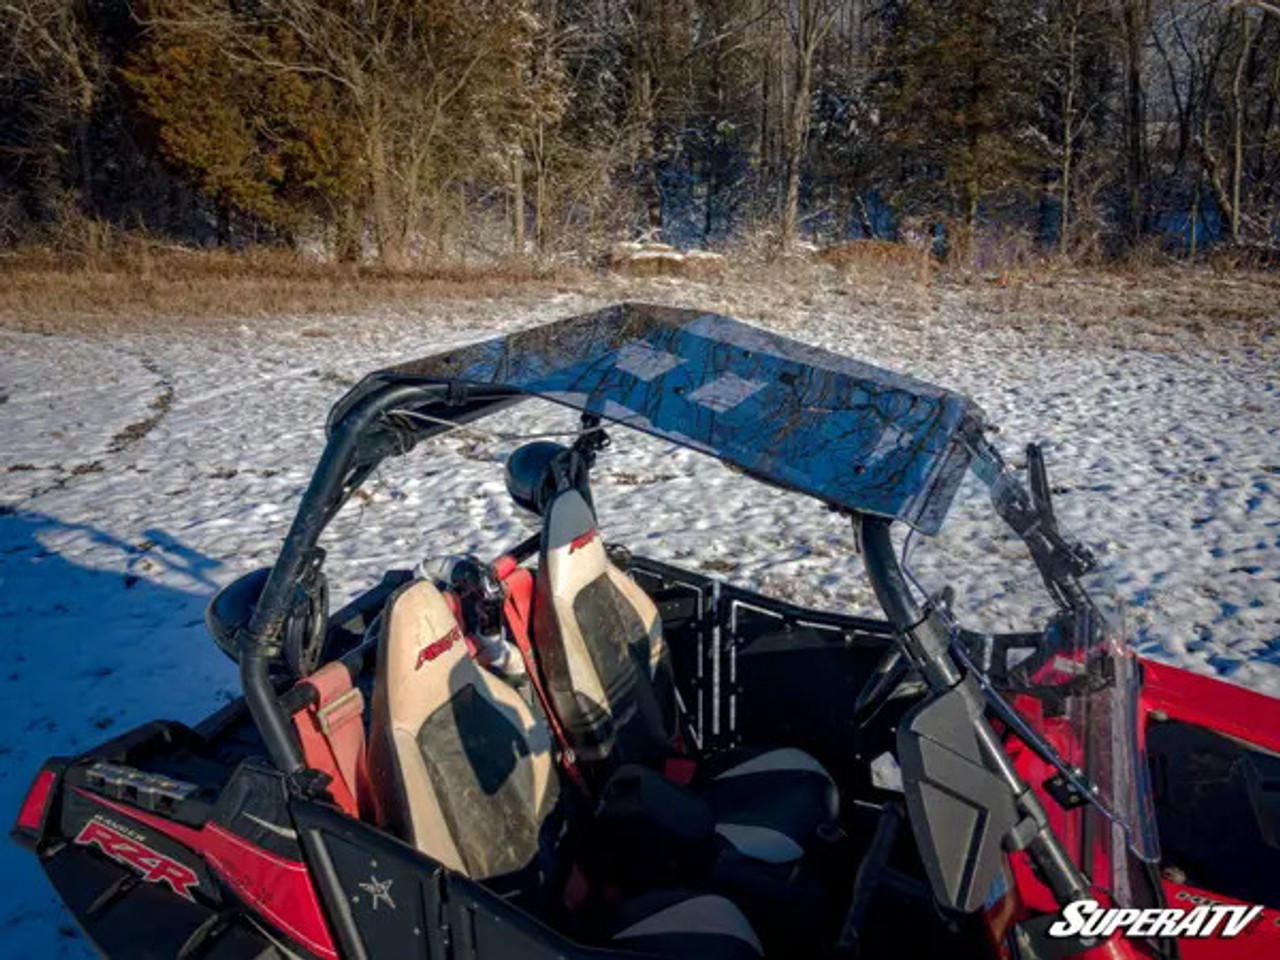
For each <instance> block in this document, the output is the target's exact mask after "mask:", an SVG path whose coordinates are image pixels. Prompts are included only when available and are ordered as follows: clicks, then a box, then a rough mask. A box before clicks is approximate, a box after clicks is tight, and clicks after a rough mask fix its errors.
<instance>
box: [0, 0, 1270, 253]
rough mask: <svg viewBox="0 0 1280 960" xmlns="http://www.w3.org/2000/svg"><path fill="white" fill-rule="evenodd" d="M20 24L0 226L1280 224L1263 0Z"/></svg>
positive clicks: (572, 228)
mask: <svg viewBox="0 0 1280 960" xmlns="http://www.w3.org/2000/svg"><path fill="white" fill-rule="evenodd" d="M0 45H3V53H0V247H10V248H21V247H23V246H25V245H46V246H52V247H54V248H57V247H58V246H59V245H75V244H84V243H88V242H93V241H94V238H98V239H99V241H100V239H101V238H102V237H103V236H118V235H121V234H128V233H131V232H135V231H136V232H141V233H145V234H147V235H152V236H161V237H164V238H167V239H168V240H170V241H171V242H174V243H179V244H188V245H194V246H200V247H213V246H220V247H228V248H231V249H243V248H245V247H247V246H251V245H253V246H257V245H265V246H280V247H284V248H292V249H295V250H300V251H306V252H307V253H308V254H309V255H312V256H315V257H317V258H319V259H322V260H324V261H360V262H366V263H373V264H377V265H379V266H382V267H385V268H387V269H391V270H397V269H404V268H406V267H409V266H412V265H414V264H420V263H424V262H437V261H446V260H451V259H457V258H459V257H469V258H473V259H475V258H486V257H492V258H500V257H508V256H511V255H513V254H514V255H517V256H521V257H524V256H529V257H546V258H567V259H575V258H576V259H588V258H591V257H593V256H597V255H598V253H599V251H601V250H604V249H607V248H608V246H609V245H610V244H611V243H614V242H616V241H619V240H628V239H637V238H645V239H651V240H662V241H665V242H667V243H670V244H673V245H676V246H678V247H681V248H695V247H696V248H706V249H713V250H716V249H719V250H726V249H732V248H734V247H735V245H754V246H755V247H756V248H757V249H762V250H765V251H768V252H771V253H786V252H788V251H792V250H795V249H796V248H797V247H799V246H804V245H816V246H818V247H826V246H831V245H834V244H840V243H842V242H845V241H848V240H854V239H860V238H874V239H881V240H904V239H909V240H914V242H915V243H917V244H918V245H919V244H925V245H927V244H930V243H932V245H933V248H934V250H935V252H937V253H938V254H939V255H955V254H957V252H962V251H964V250H966V249H970V248H972V245H974V244H979V245H981V244H987V245H1002V246H1004V247H1007V248H1010V249H1013V248H1016V249H1020V250H1025V251H1028V252H1030V253H1033V254H1034V255H1037V256H1054V257H1062V258H1064V259H1068V260H1072V261H1080V262H1092V261H1102V260H1107V259H1111V258H1123V257H1125V256H1127V255H1129V254H1131V253H1132V252H1133V251H1135V250H1140V249H1147V248H1158V249H1159V250H1161V251H1164V252H1165V253H1166V254H1168V255H1170V256H1178V257H1181V256H1187V257H1193V256H1195V255H1197V253H1199V252H1202V251H1204V250H1206V249H1209V248H1213V247H1216V246H1221V245H1227V244H1230V245H1234V246H1235V247H1238V248H1241V249H1249V250H1258V251H1266V250H1274V247H1275V245H1276V243H1277V240H1278V239H1280V7H1277V6H1276V5H1275V4H1271V3H1263V2H1253V0H1001V2H999V3H994V2H986V0H0ZM807 248H809V249H811V248H812V247H811V246H809V247H807Z"/></svg>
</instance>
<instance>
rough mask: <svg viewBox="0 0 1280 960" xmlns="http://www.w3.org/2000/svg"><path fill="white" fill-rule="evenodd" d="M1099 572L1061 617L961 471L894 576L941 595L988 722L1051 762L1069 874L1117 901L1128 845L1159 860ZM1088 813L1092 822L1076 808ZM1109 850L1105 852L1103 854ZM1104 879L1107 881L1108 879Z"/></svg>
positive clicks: (1133, 710)
mask: <svg viewBox="0 0 1280 960" xmlns="http://www.w3.org/2000/svg"><path fill="white" fill-rule="evenodd" d="M1101 561H1102V562H1101V564H1100V567H1101V569H1102V571H1103V572H1102V573H1100V574H1096V573H1095V574H1090V575H1089V577H1088V578H1087V579H1088V581H1089V582H1086V583H1085V584H1084V586H1085V588H1086V591H1087V592H1088V595H1089V598H1090V600H1091V607H1090V608H1089V609H1087V610H1084V611H1076V612H1070V613H1067V612H1063V611H1062V610H1060V609H1059V608H1058V607H1057V605H1056V604H1055V602H1054V601H1053V599H1052V597H1051V596H1050V594H1049V592H1048V590H1047V589H1046V587H1045V585H1044V581H1043V579H1042V577H1041V575H1040V571H1039V570H1038V569H1037V568H1036V565H1035V563H1034V562H1033V561H1032V559H1031V555H1030V553H1029V552H1028V550H1027V548H1026V546H1025V545H1024V544H1023V542H1022V540H1021V539H1020V538H1019V537H1018V535H1017V534H1015V533H1014V532H1013V531H1012V530H1011V529H1009V527H1008V526H1007V525H1006V524H1005V523H1004V522H1003V521H1002V520H1001V518H1000V517H999V516H997V514H996V513H995V510H994V508H993V507H992V505H991V501H990V498H989V497H988V495H987V491H986V487H985V486H983V485H982V484H981V483H980V482H979V481H978V480H977V479H976V477H974V476H973V475H972V474H970V476H969V477H968V478H966V481H965V482H964V484H963V485H962V486H961V489H960V493H959V495H958V496H957V498H956V503H955V506H954V507H953V509H952V511H951V514H950V516H949V517H948V520H947V523H946V524H945V525H944V527H943V530H942V532H941V533H940V534H939V535H938V536H937V537H923V536H920V535H918V534H913V535H910V536H908V537H907V538H906V541H905V543H904V550H903V568H904V569H905V570H906V572H907V575H908V578H909V579H910V580H911V581H912V582H913V584H914V585H915V586H916V588H917V589H918V590H919V591H920V593H921V594H922V596H923V597H941V596H942V593H943V591H944V590H947V589H949V590H950V591H953V592H952V593H951V594H950V595H949V597H948V600H949V606H950V610H951V614H950V618H951V620H952V634H953V639H954V650H955V653H956V655H957V658H958V659H961V660H962V661H965V662H967V664H968V665H969V666H971V668H972V670H973V672H974V673H975V674H976V675H977V676H978V677H979V679H980V680H981V682H982V683H983V685H984V687H985V688H986V691H987V693H988V696H989V697H990V698H991V700H992V701H993V704H994V705H995V709H996V713H997V714H999V715H1002V716H1003V717H1004V719H1005V721H1006V722H1007V723H1008V724H1009V725H1011V726H1014V727H1016V728H1017V731H1018V733H1019V734H1020V735H1021V737H1022V738H1023V739H1024V740H1026V741H1032V742H1034V743H1035V744H1036V746H1037V748H1038V752H1041V753H1045V754H1047V755H1049V756H1050V757H1052V758H1054V760H1055V764H1054V765H1055V766H1056V767H1057V772H1056V776H1054V777H1053V778H1052V779H1054V780H1055V781H1057V782H1056V783H1055V786H1054V789H1055V791H1057V792H1059V793H1060V795H1061V797H1062V798H1063V800H1064V802H1065V803H1066V804H1067V805H1068V807H1069V808H1071V807H1079V808H1081V809H1080V815H1079V816H1074V815H1072V816H1068V817H1065V818H1064V822H1065V823H1067V824H1069V825H1070V831H1069V832H1070V833H1071V834H1073V836H1072V837H1070V838H1067V837H1064V838H1063V839H1064V843H1065V845H1066V846H1067V848H1068V851H1069V852H1071V853H1072V854H1073V856H1074V857H1075V858H1077V866H1079V867H1081V869H1082V870H1083V871H1084V872H1085V873H1086V874H1087V875H1090V876H1093V877H1094V878H1095V881H1096V882H1099V883H1102V884H1104V885H1105V886H1107V887H1109V888H1110V889H1112V891H1113V892H1114V893H1116V894H1121V892H1122V891H1121V889H1117V888H1123V887H1125V886H1126V884H1125V883H1124V882H1123V880H1124V878H1123V877H1122V876H1116V875H1114V871H1120V872H1121V873H1123V868H1124V864H1125V862H1126V861H1127V859H1128V858H1127V857H1126V856H1123V855H1122V854H1123V851H1124V849H1125V847H1126V846H1127V847H1128V848H1129V850H1130V851H1132V853H1133V855H1134V856H1136V857H1138V858H1140V859H1142V860H1145V861H1149V862H1155V861H1157V860H1158V859H1159V849H1158V840H1157V834H1156V830H1155V817H1154V812H1153V809H1152V805H1151V793H1150V788H1149V784H1148V778H1147V772H1146V763H1145V758H1144V756H1143V754H1142V750H1141V745H1140V740H1139V736H1138V728H1137V724H1138V716H1139V713H1138V694H1139V687H1140V677H1139V673H1138V671H1139V666H1138V663H1137V660H1136V659H1135V657H1134V655H1133V652H1132V650H1131V648H1130V647H1129V645H1128V643H1127V642H1126V637H1125V633H1124V620H1123V607H1122V605H1121V603H1120V600H1119V596H1118V594H1117V592H1116V591H1115V590H1113V589H1110V588H1109V587H1108V578H1107V576H1106V573H1105V566H1106V557H1105V555H1104V556H1103V557H1102V558H1101ZM1086 807H1087V808H1090V809H1091V810H1092V811H1094V814H1093V815H1090V814H1088V813H1086V812H1085V810H1084V809H1083V808H1086ZM1112 851H1114V855H1113V854H1112ZM1109 874H1110V875H1109Z"/></svg>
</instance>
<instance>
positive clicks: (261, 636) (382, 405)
mask: <svg viewBox="0 0 1280 960" xmlns="http://www.w3.org/2000/svg"><path fill="white" fill-rule="evenodd" d="M516 396H518V394H514V393H513V391H511V390H504V389H502V388H497V389H492V388H476V389H469V388H468V387H467V386H466V385H465V384H462V383H458V382H424V381H421V380H417V381H405V380H392V381H388V382H387V383H385V384H383V385H381V386H377V387H374V388H373V389H371V390H367V392H364V394H363V395H362V396H359V397H357V398H356V399H355V400H354V402H353V404H352V405H351V406H350V407H349V408H348V409H346V410H345V411H344V413H343V415H342V418H341V419H340V420H339V421H338V422H337V423H333V424H331V426H330V430H329V439H328V442H327V443H326V444H325V448H324V453H323V454H321V457H320V462H319V463H318V464H317V466H316V470H315V473H314V474H313V475H312V477H311V482H310V484H308V485H307V489H306V492H305V493H303V495H302V502H301V503H300V504H299V505H298V512H297V514H295V516H294V518H293V523H292V524H291V525H290V527H289V533H288V534H287V535H286V536H285V539H284V544H283V546H282V547H281V548H280V553H279V555H278V556H277V557H276V562H275V564H274V565H273V566H272V568H271V573H270V575H269V576H268V577H267V582H266V584H265V585H264V586H263V588H262V594H261V596H259V598H258V602H257V604H256V605H255V607H254V610H253V616H252V618H251V619H250V621H249V624H248V626H247V627H245V628H243V629H242V631H241V636H240V683H241V686H242V687H243V690H244V698H245V703H246V704H247V705H248V707H249V713H250V715H251V716H252V717H253V721H254V723H255V724H256V725H257V727H258V731H259V732H260V733H261V735H262V739H263V741H264V743H265V744H266V748H267V752H268V753H269V754H270V756H271V760H272V762H273V763H274V764H275V765H276V767H277V768H278V769H279V770H280V771H281V772H283V773H284V774H285V775H286V776H288V777H293V776H294V775H296V774H298V773H300V772H301V771H303V770H304V769H305V763H304V761H303V757H302V749H301V746H300V745H299V743H298V740H297V738H296V737H295V736H294V734H293V728H292V726H291V725H290V722H289V717H288V716H287V714H286V712H285V710H284V708H283V706H282V704H281V702H280V698H279V697H278V696H277V695H276V690H275V687H274V686H273V685H272V683H271V680H270V676H269V669H270V663H271V659H272V657H274V656H275V655H276V654H277V653H278V650H279V635H280V628H281V625H282V624H283V623H284V620H285V617H286V616H288V613H289V609H290V606H291V605H292V603H293V590H294V586H295V584H296V583H297V582H298V579H299V577H301V575H302V573H303V571H304V570H305V568H306V565H307V563H308V562H309V560H310V558H311V556H312V554H313V553H314V551H315V548H316V544H317V542H318V541H319V539H320V534H321V533H322V532H323V531H324V528H325V526H326V525H327V524H328V522H329V521H330V520H331V519H332V518H333V517H334V515H335V514H336V513H337V512H338V509H339V508H340V507H341V506H342V504H343V503H344V502H345V500H346V498H347V497H348V496H350V494H351V493H352V492H353V490H354V489H355V487H356V486H358V485H359V481H360V480H362V479H363V478H364V477H367V476H368V475H369V473H370V472H371V471H372V470H373V468H374V467H376V466H377V464H378V463H379V462H380V461H381V460H382V459H384V458H385V457H387V456H390V455H395V454H400V453H404V452H406V451H407V450H408V449H409V448H411V447H412V446H413V445H414V443H416V442H417V441H418V440H420V439H423V438H424V437H428V436H431V435H432V434H435V433H439V432H441V431H442V430H444V429H447V427H446V426H445V425H441V424H435V425H432V426H427V427H425V428H419V429H411V430H406V431H405V433H406V436H405V440H404V442H403V443H402V444H400V445H399V446H398V447H397V446H396V445H395V444H387V445H386V446H384V447H383V448H374V449H373V450H372V451H370V450H369V449H368V448H367V447H366V442H367V440H368V439H369V436H370V433H371V430H372V428H373V427H374V426H375V425H377V424H378V423H379V421H380V420H381V418H382V417H383V415H384V414H385V413H387V412H388V411H390V410H392V409H393V408H394V407H397V406H412V405H416V406H421V405H423V404H424V403H431V402H446V401H447V402H448V403H449V404H451V405H460V406H463V407H464V408H466V407H467V405H468V404H473V405H474V403H475V402H477V401H478V402H480V403H481V408H480V409H484V407H485V405H484V401H490V402H495V403H496V402H502V401H504V400H506V401H507V402H510V401H511V400H512V398H513V397H516ZM477 412H478V411H477V410H476V409H475V408H474V406H473V407H472V409H469V410H465V412H464V414H463V415H462V416H459V417H458V418H457V422H459V423H461V422H463V420H464V419H471V418H472V417H474V415H476V413H477Z"/></svg>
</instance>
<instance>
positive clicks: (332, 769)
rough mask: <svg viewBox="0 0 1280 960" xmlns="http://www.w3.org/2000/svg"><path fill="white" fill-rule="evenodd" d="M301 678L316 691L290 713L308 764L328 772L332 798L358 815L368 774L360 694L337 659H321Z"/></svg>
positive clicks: (362, 705)
mask: <svg viewBox="0 0 1280 960" xmlns="http://www.w3.org/2000/svg"><path fill="white" fill-rule="evenodd" d="M301 682H302V683H305V684H309V685H310V686H311V687H312V688H313V689H314V690H315V691H316V698H315V702H314V703H312V704H309V705H308V706H306V707H303V708H302V709H301V710H299V711H298V712H297V713H295V714H294V715H293V725H294V729H295V730H297V733H298V739H299V741H301V744H302V754H303V756H304V757H305V758H306V761H307V766H309V767H311V768H313V769H316V770H321V771H323V772H324V773H327V774H329V776H330V778H331V780H332V782H331V783H330V784H329V792H330V794H332V796H333V799H334V802H335V803H337V805H338V806H339V807H340V808H341V809H342V810H343V811H344V812H346V813H348V814H350V815H351V816H353V817H359V816H360V803H359V798H360V796H361V794H362V793H363V792H364V791H363V787H362V784H364V783H366V782H367V776H368V771H367V767H366V764H367V760H366V757H365V749H364V746H365V735H364V694H362V693H361V692H360V690H359V688H357V687H355V686H353V685H352V682H351V673H350V672H349V671H348V670H347V668H346V666H345V665H343V664H342V663H341V662H339V661H334V662H332V663H327V664H325V665H324V666H323V667H321V668H320V669H319V670H317V671H316V672H315V673H313V674H311V676H309V677H307V678H306V679H305V680H303V681H301Z"/></svg>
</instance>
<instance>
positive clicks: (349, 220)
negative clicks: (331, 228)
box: [334, 200, 362, 263]
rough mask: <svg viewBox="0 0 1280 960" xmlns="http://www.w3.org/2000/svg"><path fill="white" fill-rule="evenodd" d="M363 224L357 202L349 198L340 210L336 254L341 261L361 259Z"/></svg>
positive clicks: (353, 261) (349, 261) (347, 261)
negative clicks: (358, 212)
mask: <svg viewBox="0 0 1280 960" xmlns="http://www.w3.org/2000/svg"><path fill="white" fill-rule="evenodd" d="M361 226H362V224H361V223H360V218H359V216H358V214H357V211H356V204H355V201H353V200H348V201H346V202H345V203H343V204H342V208H341V209H340V210H339V211H338V222H337V225H336V227H337V243H336V244H335V246H336V248H337V249H336V250H335V251H334V252H335V255H336V256H337V258H338V262H339V263H357V262H359V260H360V247H361V244H360V233H361V230H360V228H361Z"/></svg>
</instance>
